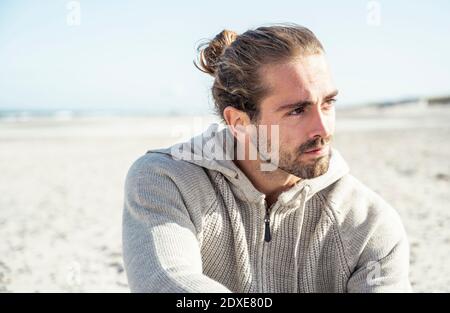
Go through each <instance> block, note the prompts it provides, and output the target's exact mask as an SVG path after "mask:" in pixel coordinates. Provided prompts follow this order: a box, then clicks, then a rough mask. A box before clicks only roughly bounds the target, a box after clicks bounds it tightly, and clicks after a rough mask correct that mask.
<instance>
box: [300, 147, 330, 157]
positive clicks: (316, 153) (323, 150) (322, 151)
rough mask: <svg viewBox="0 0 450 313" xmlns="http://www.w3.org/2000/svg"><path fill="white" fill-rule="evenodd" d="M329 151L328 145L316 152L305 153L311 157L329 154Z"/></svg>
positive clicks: (315, 150)
mask: <svg viewBox="0 0 450 313" xmlns="http://www.w3.org/2000/svg"><path fill="white" fill-rule="evenodd" d="M327 150H328V145H326V146H323V147H320V148H317V149H314V150H309V151H305V154H306V155H311V156H320V155H323V154H325V153H326V152H327Z"/></svg>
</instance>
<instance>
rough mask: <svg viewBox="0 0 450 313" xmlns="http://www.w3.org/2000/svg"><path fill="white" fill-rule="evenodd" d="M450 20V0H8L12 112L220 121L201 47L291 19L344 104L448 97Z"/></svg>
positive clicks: (5, 89) (2, 85)
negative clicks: (319, 49) (324, 62)
mask: <svg viewBox="0 0 450 313" xmlns="http://www.w3.org/2000/svg"><path fill="white" fill-rule="evenodd" d="M344 3H345V4H344ZM78 7H79V10H78V9H77V8H78ZM78 12H79V14H78ZM449 13H450V1H446V0H434V1H406V0H405V1H399V0H398V1H393V0H389V1H386V0H384V1H382V0H379V1H365V0H348V1H345V2H344V1H300V0H296V1H283V0H277V1H273V0H272V1H262V0H260V1H242V0H241V1H234V0H227V1H220V2H219V1H168V0H167V1H148V0H147V1H144V0H142V1H141V0H127V1H125V0H123V1H118V0H116V1H114V0H79V1H65V0H53V1H52V0H40V1H35V0H0V109H13V110H15V109H17V110H20V109H36V110H38V109H61V110H65V109H74V110H91V109H93V110H125V111H132V110H145V111H150V112H154V113H177V114H186V113H194V114H197V113H211V112H212V107H213V100H212V96H211V95H210V87H211V85H212V77H210V76H208V75H207V74H204V73H202V72H200V71H199V70H197V69H196V68H195V67H194V65H193V60H194V59H195V58H196V56H197V53H196V47H197V45H198V44H199V43H200V42H202V40H205V39H209V38H212V37H214V36H215V35H216V34H217V33H219V32H220V31H221V30H223V29H231V30H234V31H236V32H238V33H242V32H244V31H246V30H247V29H250V28H256V27H258V26H261V25H267V24H271V23H282V22H293V23H297V24H300V25H303V26H306V27H308V28H310V29H311V30H312V31H313V32H314V33H315V34H316V36H317V37H318V38H319V40H320V41H321V42H322V44H323V46H324V48H325V50H326V53H327V58H328V62H329V64H330V67H331V70H332V73H333V78H334V81H335V84H336V86H337V87H338V89H339V91H340V95H339V97H338V103H337V104H338V105H342V106H345V105H355V104H361V103H367V102H375V101H389V100H396V99H402V98H404V97H416V96H432V95H446V94H449V93H450V58H449V56H450V19H449V18H448V14H449Z"/></svg>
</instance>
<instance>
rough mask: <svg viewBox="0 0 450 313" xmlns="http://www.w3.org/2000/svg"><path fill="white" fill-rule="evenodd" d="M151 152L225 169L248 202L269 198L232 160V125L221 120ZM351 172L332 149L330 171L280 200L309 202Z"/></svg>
mask: <svg viewBox="0 0 450 313" xmlns="http://www.w3.org/2000/svg"><path fill="white" fill-rule="evenodd" d="M150 152H153V153H163V154H167V155H171V156H172V158H173V159H177V160H183V161H186V162H190V163H193V164H196V165H198V166H201V167H204V168H207V169H209V170H214V171H218V172H221V173H222V174H223V175H225V176H226V177H227V178H228V180H229V181H230V182H231V183H232V185H234V187H235V188H233V189H234V191H236V192H237V193H238V195H239V196H240V197H241V198H243V199H245V200H246V201H248V202H253V203H254V202H262V201H264V199H265V194H263V193H261V192H260V191H259V190H257V189H256V188H255V187H254V186H253V184H252V183H251V181H250V180H249V179H248V177H247V176H246V175H245V174H244V173H243V172H242V171H241V170H240V169H239V168H238V167H237V165H236V164H235V163H234V162H233V161H232V160H233V158H234V138H233V135H232V134H231V132H230V131H229V128H228V127H223V126H222V127H220V126H219V124H216V123H213V124H211V125H210V126H209V127H208V129H207V130H206V131H205V132H203V133H202V134H200V135H198V136H195V137H193V138H191V139H190V140H188V141H186V142H182V143H177V144H174V145H173V146H170V147H168V148H162V149H152V150H149V151H147V153H150ZM348 172H349V168H348V165H347V163H346V162H345V160H344V159H343V158H342V156H341V155H340V153H339V152H338V151H337V150H336V149H332V152H331V158H330V164H329V167H328V170H327V172H326V173H324V174H323V175H321V176H318V177H315V178H312V179H301V180H299V181H298V182H297V183H296V184H295V185H294V186H292V187H291V188H289V189H288V190H286V191H284V192H282V193H281V194H280V196H279V197H278V200H279V201H280V202H281V203H280V204H282V205H284V206H292V205H296V204H297V202H298V201H300V200H298V198H299V195H300V194H302V193H303V196H302V199H303V201H302V202H306V201H307V200H308V199H310V198H311V197H312V196H313V195H314V194H315V193H317V192H319V191H320V190H322V189H325V188H326V187H328V186H329V185H331V184H333V183H334V182H335V181H337V180H338V179H340V178H341V177H342V176H344V175H345V174H347V173H348ZM305 187H306V188H305ZM277 202H278V201H277Z"/></svg>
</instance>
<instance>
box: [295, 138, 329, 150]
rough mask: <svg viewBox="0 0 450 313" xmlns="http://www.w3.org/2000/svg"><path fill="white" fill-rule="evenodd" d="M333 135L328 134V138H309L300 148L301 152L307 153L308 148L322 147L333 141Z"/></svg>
mask: <svg viewBox="0 0 450 313" xmlns="http://www.w3.org/2000/svg"><path fill="white" fill-rule="evenodd" d="M332 137H333V136H328V137H327V138H323V137H317V138H315V139H312V140H308V141H307V142H305V143H304V144H302V145H301V146H300V147H299V148H298V150H299V153H300V154H302V153H305V152H306V151H307V150H313V149H319V148H322V147H323V146H325V145H327V144H329V143H330V142H331V139H332Z"/></svg>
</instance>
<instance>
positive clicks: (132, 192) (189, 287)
mask: <svg viewBox="0 0 450 313" xmlns="http://www.w3.org/2000/svg"><path fill="white" fill-rule="evenodd" d="M149 165H151V164H149V163H147V164H145V163H144V164H141V166H140V160H138V161H137V162H136V163H135V164H134V165H133V167H132V168H131V169H130V171H129V173H128V176H127V179H126V183H125V207H124V213H123V254H124V263H125V269H126V273H127V277H128V282H129V285H130V289H131V291H132V292H230V291H229V290H228V289H227V288H226V287H225V286H223V285H221V284H220V283H218V282H216V281H214V280H212V279H211V278H209V277H207V276H205V275H203V273H202V260H201V254H200V247H199V242H198V240H197V237H196V230H195V226H194V224H193V223H192V220H191V218H190V215H189V212H188V210H187V208H186V206H185V204H184V201H183V198H182V195H181V193H180V191H179V189H178V187H177V186H176V184H175V183H174V182H173V180H172V179H171V178H170V177H168V176H167V175H165V174H164V170H163V169H160V168H158V166H149Z"/></svg>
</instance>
